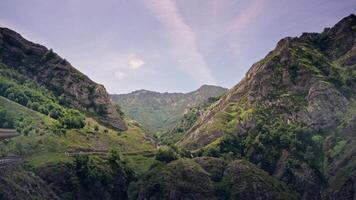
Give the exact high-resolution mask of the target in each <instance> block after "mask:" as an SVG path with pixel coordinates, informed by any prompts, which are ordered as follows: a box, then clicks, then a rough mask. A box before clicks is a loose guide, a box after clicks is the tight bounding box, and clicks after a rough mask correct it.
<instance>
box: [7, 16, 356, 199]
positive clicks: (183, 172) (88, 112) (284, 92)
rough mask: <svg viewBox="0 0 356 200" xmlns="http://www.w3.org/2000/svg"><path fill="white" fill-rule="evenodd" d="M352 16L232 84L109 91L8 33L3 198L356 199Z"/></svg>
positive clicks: (288, 43)
mask: <svg viewBox="0 0 356 200" xmlns="http://www.w3.org/2000/svg"><path fill="white" fill-rule="evenodd" d="M355 68H356V16H355V15H354V14H351V15H349V16H347V17H345V18H343V19H341V20H340V21H339V22H338V23H337V24H335V25H334V26H333V27H331V28H326V29H324V31H322V32H321V33H303V34H302V35H301V36H300V37H286V38H283V39H281V40H280V41H279V42H278V44H277V45H276V47H275V49H273V50H272V51H271V52H269V53H268V55H266V57H264V58H263V59H262V60H260V61H258V62H256V63H255V64H253V65H252V66H251V68H250V69H249V71H248V72H247V73H246V75H245V77H244V78H243V79H242V80H241V81H240V82H239V83H237V84H236V85H235V86H234V87H232V88H231V89H225V88H223V87H219V86H213V85H202V86H201V87H200V88H198V89H197V90H195V91H192V92H188V93H159V92H153V91H148V90H138V91H134V92H131V93H128V94H108V92H107V91H106V89H105V87H104V86H103V85H100V84H98V83H96V82H94V81H92V80H91V79H90V78H89V77H88V76H86V75H84V74H83V73H81V72H80V71H79V70H77V69H76V68H75V67H73V66H72V65H71V64H70V63H69V62H68V61H67V60H65V59H63V58H62V57H60V56H59V55H58V54H57V53H55V52H54V51H53V50H52V49H47V48H46V47H44V46H42V45H39V44H35V43H33V42H31V41H28V40H27V39H25V38H23V37H22V36H21V35H20V34H19V33H16V32H15V31H13V30H10V29H8V28H0V169H1V170H0V199H4V200H17V199H41V200H42V199H43V200H52V199H65V200H71V199H78V200H87V199H88V200H96V199H105V200H111V199H138V200H144V199H217V200H218V199H246V200H250V199H251V200H252V199H264V200H276V199H280V200H284V199H302V200H319V199H320V200H336V199H340V200H348V199H355V198H356V190H355V186H356V157H355V156H356V138H355V136H356V135H355V134H356V93H355V91H356V70H355Z"/></svg>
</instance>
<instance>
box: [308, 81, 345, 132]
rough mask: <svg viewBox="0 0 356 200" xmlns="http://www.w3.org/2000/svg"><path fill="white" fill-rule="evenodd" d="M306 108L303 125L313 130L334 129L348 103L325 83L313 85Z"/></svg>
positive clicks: (332, 87)
mask: <svg viewBox="0 0 356 200" xmlns="http://www.w3.org/2000/svg"><path fill="white" fill-rule="evenodd" d="M306 99H307V102H308V105H307V107H306V111H307V112H306V114H307V116H306V117H305V118H302V120H303V122H304V123H305V124H308V125H309V126H311V127H312V128H313V129H315V130H325V129H327V128H335V126H336V124H337V123H338V122H339V116H341V115H342V114H343V113H344V112H345V111H346V110H347V107H348V104H349V101H348V100H347V99H346V98H345V97H344V96H343V95H342V94H341V93H340V92H339V91H337V90H336V89H335V88H334V86H332V85H331V84H329V83H326V82H317V83H315V84H313V85H312V86H311V87H310V89H309V93H308V96H307V97H306Z"/></svg>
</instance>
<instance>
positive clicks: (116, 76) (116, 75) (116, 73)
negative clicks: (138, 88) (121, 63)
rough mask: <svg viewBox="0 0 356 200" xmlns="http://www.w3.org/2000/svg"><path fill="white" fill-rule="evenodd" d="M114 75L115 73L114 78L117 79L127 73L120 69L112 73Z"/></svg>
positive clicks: (124, 76) (125, 75)
mask: <svg viewBox="0 0 356 200" xmlns="http://www.w3.org/2000/svg"><path fill="white" fill-rule="evenodd" d="M114 75H115V78H117V79H124V78H126V77H127V74H126V73H125V72H121V71H116V72H115V73H114Z"/></svg>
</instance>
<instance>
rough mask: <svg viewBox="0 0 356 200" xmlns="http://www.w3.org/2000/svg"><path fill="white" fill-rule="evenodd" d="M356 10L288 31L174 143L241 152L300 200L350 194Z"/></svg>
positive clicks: (355, 165) (218, 152)
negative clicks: (325, 23)
mask: <svg viewBox="0 0 356 200" xmlns="http://www.w3.org/2000/svg"><path fill="white" fill-rule="evenodd" d="M355 68H356V16H355V15H354V14H352V15H350V16H348V17H346V18H344V19H342V20H341V21H340V22H338V23H337V24H336V25H335V26H334V27H332V28H326V29H325V30H324V31H323V32H322V33H304V34H302V35H301V36H300V37H295V38H291V37H287V38H284V39H282V40H281V41H279V42H278V44H277V46H276V48H275V49H274V50H273V51H271V52H270V53H269V54H268V55H267V56H266V57H265V58H264V59H262V60H261V61H259V62H257V63H255V64H254V65H252V67H251V69H250V70H249V71H248V72H247V74H246V76H245V77H244V79H243V80H242V81H241V82H240V83H239V84H237V85H236V86H235V87H233V88H232V89H230V90H229V91H228V92H227V93H226V94H225V95H224V96H222V98H221V99H220V100H219V101H218V103H216V104H214V106H212V107H210V108H209V109H208V110H207V111H206V112H205V113H203V114H202V117H201V118H200V119H199V120H197V122H196V123H195V125H193V127H192V128H191V129H190V130H189V131H188V133H187V134H186V135H185V137H184V138H183V139H182V140H180V141H179V142H178V143H177V145H178V146H179V147H181V148H183V149H184V148H186V149H190V150H194V151H195V152H199V153H200V154H203V155H210V156H218V157H231V156H232V157H234V158H244V159H247V160H249V161H250V162H252V163H254V164H256V165H257V166H260V167H261V168H262V169H263V170H265V171H267V172H268V173H269V174H270V175H273V176H274V177H277V178H278V179H279V180H282V181H285V182H287V184H288V185H290V186H291V187H292V188H293V189H294V190H295V191H297V192H298V193H299V194H300V195H301V197H302V199H320V198H323V199H352V198H354V197H355V187H354V186H355V184H356V176H355V174H356V160H355V155H356V140H355V136H356V135H355V133H356V131H355V128H356V127H355V125H356V107H355V106H356V101H355V100H356V93H355V91H356V70H355Z"/></svg>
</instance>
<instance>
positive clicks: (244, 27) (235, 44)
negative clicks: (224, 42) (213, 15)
mask: <svg viewBox="0 0 356 200" xmlns="http://www.w3.org/2000/svg"><path fill="white" fill-rule="evenodd" d="M264 3H265V0H253V1H250V2H249V5H248V6H247V7H246V8H245V9H243V11H242V12H241V13H240V14H239V15H238V17H236V18H235V19H234V20H232V21H231V23H230V24H229V25H228V26H227V28H226V29H225V31H223V32H222V33H223V34H222V36H223V37H226V35H229V36H230V38H231V40H230V41H231V42H230V43H229V44H230V45H229V46H230V48H231V49H232V51H233V53H234V54H235V56H237V57H239V56H240V55H241V53H242V51H243V48H244V47H243V45H242V44H243V43H244V41H243V40H242V38H246V37H245V36H241V35H240V34H241V33H243V34H247V33H248V28H249V27H253V26H254V24H255V22H256V19H257V18H258V17H259V16H260V15H261V14H262V12H263V8H264Z"/></svg>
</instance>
